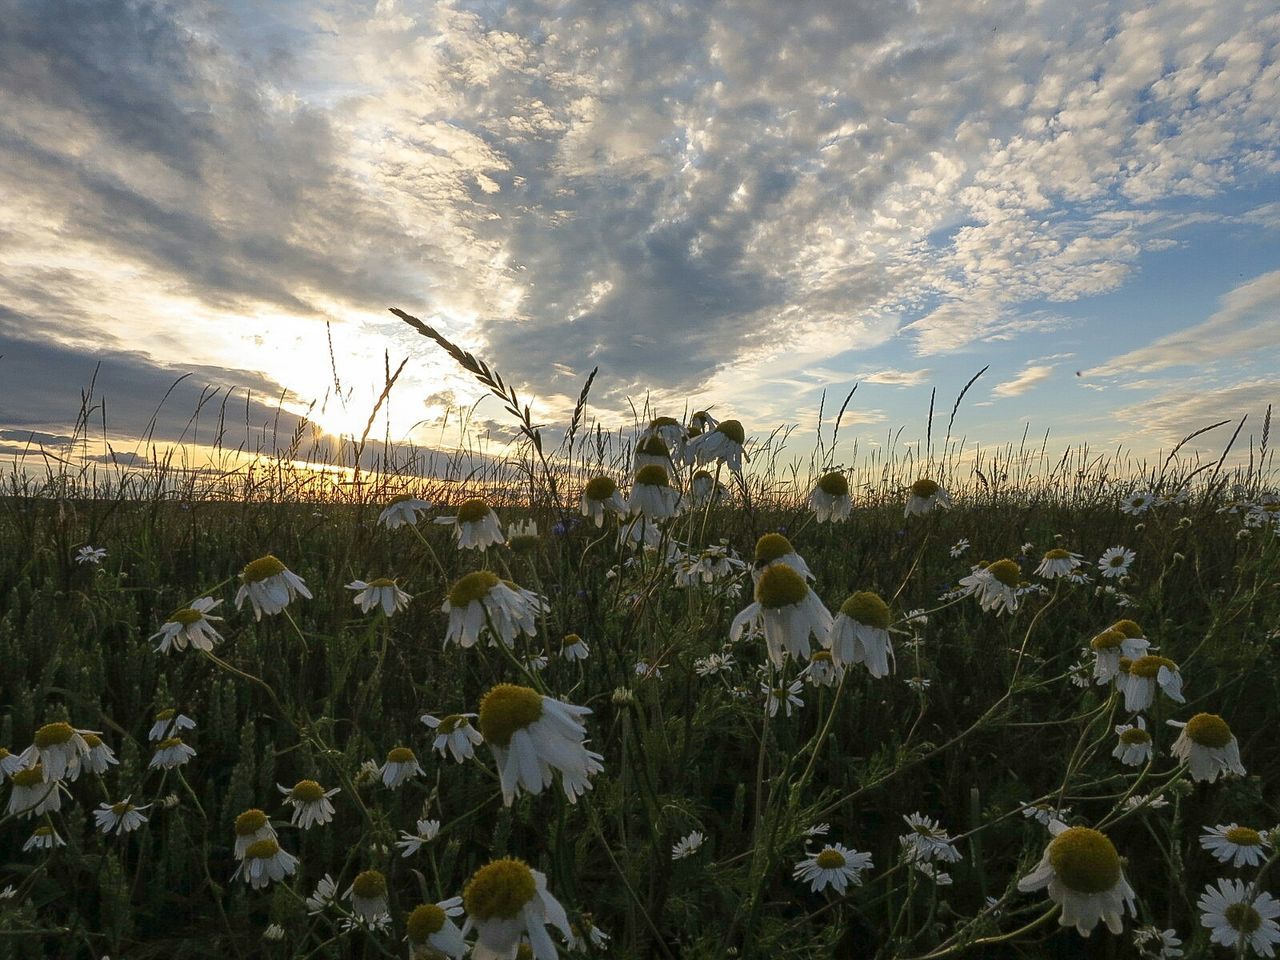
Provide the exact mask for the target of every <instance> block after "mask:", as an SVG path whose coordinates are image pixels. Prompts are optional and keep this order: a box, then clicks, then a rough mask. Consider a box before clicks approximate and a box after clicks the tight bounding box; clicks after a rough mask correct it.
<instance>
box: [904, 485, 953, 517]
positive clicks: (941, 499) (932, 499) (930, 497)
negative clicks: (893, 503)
mask: <svg viewBox="0 0 1280 960" xmlns="http://www.w3.org/2000/svg"><path fill="white" fill-rule="evenodd" d="M949 506H951V497H950V496H948V495H947V491H945V490H943V489H942V487H940V486H939V485H938V484H937V483H936V482H935V481H933V480H929V479H927V478H925V477H921V478H920V479H919V480H917V481H916V482H915V483H913V484H912V485H911V496H910V498H909V499H908V500H907V506H906V508H905V509H904V510H903V511H902V515H903V516H904V517H922V516H924V515H925V514H926V513H929V512H930V511H932V510H937V509H939V508H941V509H946V508H947V507H949Z"/></svg>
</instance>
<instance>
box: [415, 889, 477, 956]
mask: <svg viewBox="0 0 1280 960" xmlns="http://www.w3.org/2000/svg"><path fill="white" fill-rule="evenodd" d="M462 913H463V910H462V898H461V897H450V898H449V899H448V900H441V901H440V902H439V903H423V904H419V905H418V906H417V907H414V909H413V912H412V913H410V914H409V919H408V920H407V921H405V933H406V936H405V939H406V940H408V941H409V944H410V946H411V947H412V948H413V949H412V950H411V951H410V954H411V955H412V956H417V952H416V951H417V950H420V949H425V950H426V955H427V956H428V957H431V956H434V955H440V954H443V955H444V956H447V957H453V958H454V960H457V958H459V957H461V956H462V955H463V954H465V953H466V952H467V944H466V942H465V941H464V940H463V939H462V931H461V930H460V929H458V925H457V924H455V923H454V922H453V918H454V917H460V916H462Z"/></svg>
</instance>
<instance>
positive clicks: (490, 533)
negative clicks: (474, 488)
mask: <svg viewBox="0 0 1280 960" xmlns="http://www.w3.org/2000/svg"><path fill="white" fill-rule="evenodd" d="M433 522H434V523H439V524H446V525H452V526H453V528H454V533H455V534H456V535H457V538H458V549H459V550H484V549H487V548H488V547H496V546H501V545H502V544H504V543H506V538H504V537H503V535H502V524H501V523H499V522H498V515H497V514H496V513H494V512H493V510H491V509H490V508H489V504H487V503H486V502H485V501H484V500H481V499H480V498H479V497H472V498H471V499H470V500H463V501H462V503H461V504H459V505H458V513H457V515H456V516H453V517H436V518H435V520H434V521H433Z"/></svg>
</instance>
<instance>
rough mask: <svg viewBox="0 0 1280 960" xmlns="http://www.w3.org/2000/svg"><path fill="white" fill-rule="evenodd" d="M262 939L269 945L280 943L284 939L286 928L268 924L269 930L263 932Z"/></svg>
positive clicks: (276, 924)
mask: <svg viewBox="0 0 1280 960" xmlns="http://www.w3.org/2000/svg"><path fill="white" fill-rule="evenodd" d="M262 939H263V940H266V941H267V942H268V943H279V942H281V941H282V940H283V939H284V927H282V926H280V924H278V923H269V924H267V929H265V930H263V931H262Z"/></svg>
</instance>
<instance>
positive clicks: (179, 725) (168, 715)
mask: <svg viewBox="0 0 1280 960" xmlns="http://www.w3.org/2000/svg"><path fill="white" fill-rule="evenodd" d="M195 728H196V722H195V721H194V720H192V719H191V718H190V717H188V716H187V715H186V714H183V713H179V712H178V711H177V710H174V709H173V708H172V707H170V708H168V709H166V710H161V711H160V712H159V713H157V714H156V716H155V720H154V722H153V723H152V724H151V729H150V730H149V731H147V739H148V740H150V741H151V742H152V743H155V742H156V741H157V740H165V739H167V738H169V737H172V736H177V735H178V734H180V733H182V731H183V730H194V729H195Z"/></svg>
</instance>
